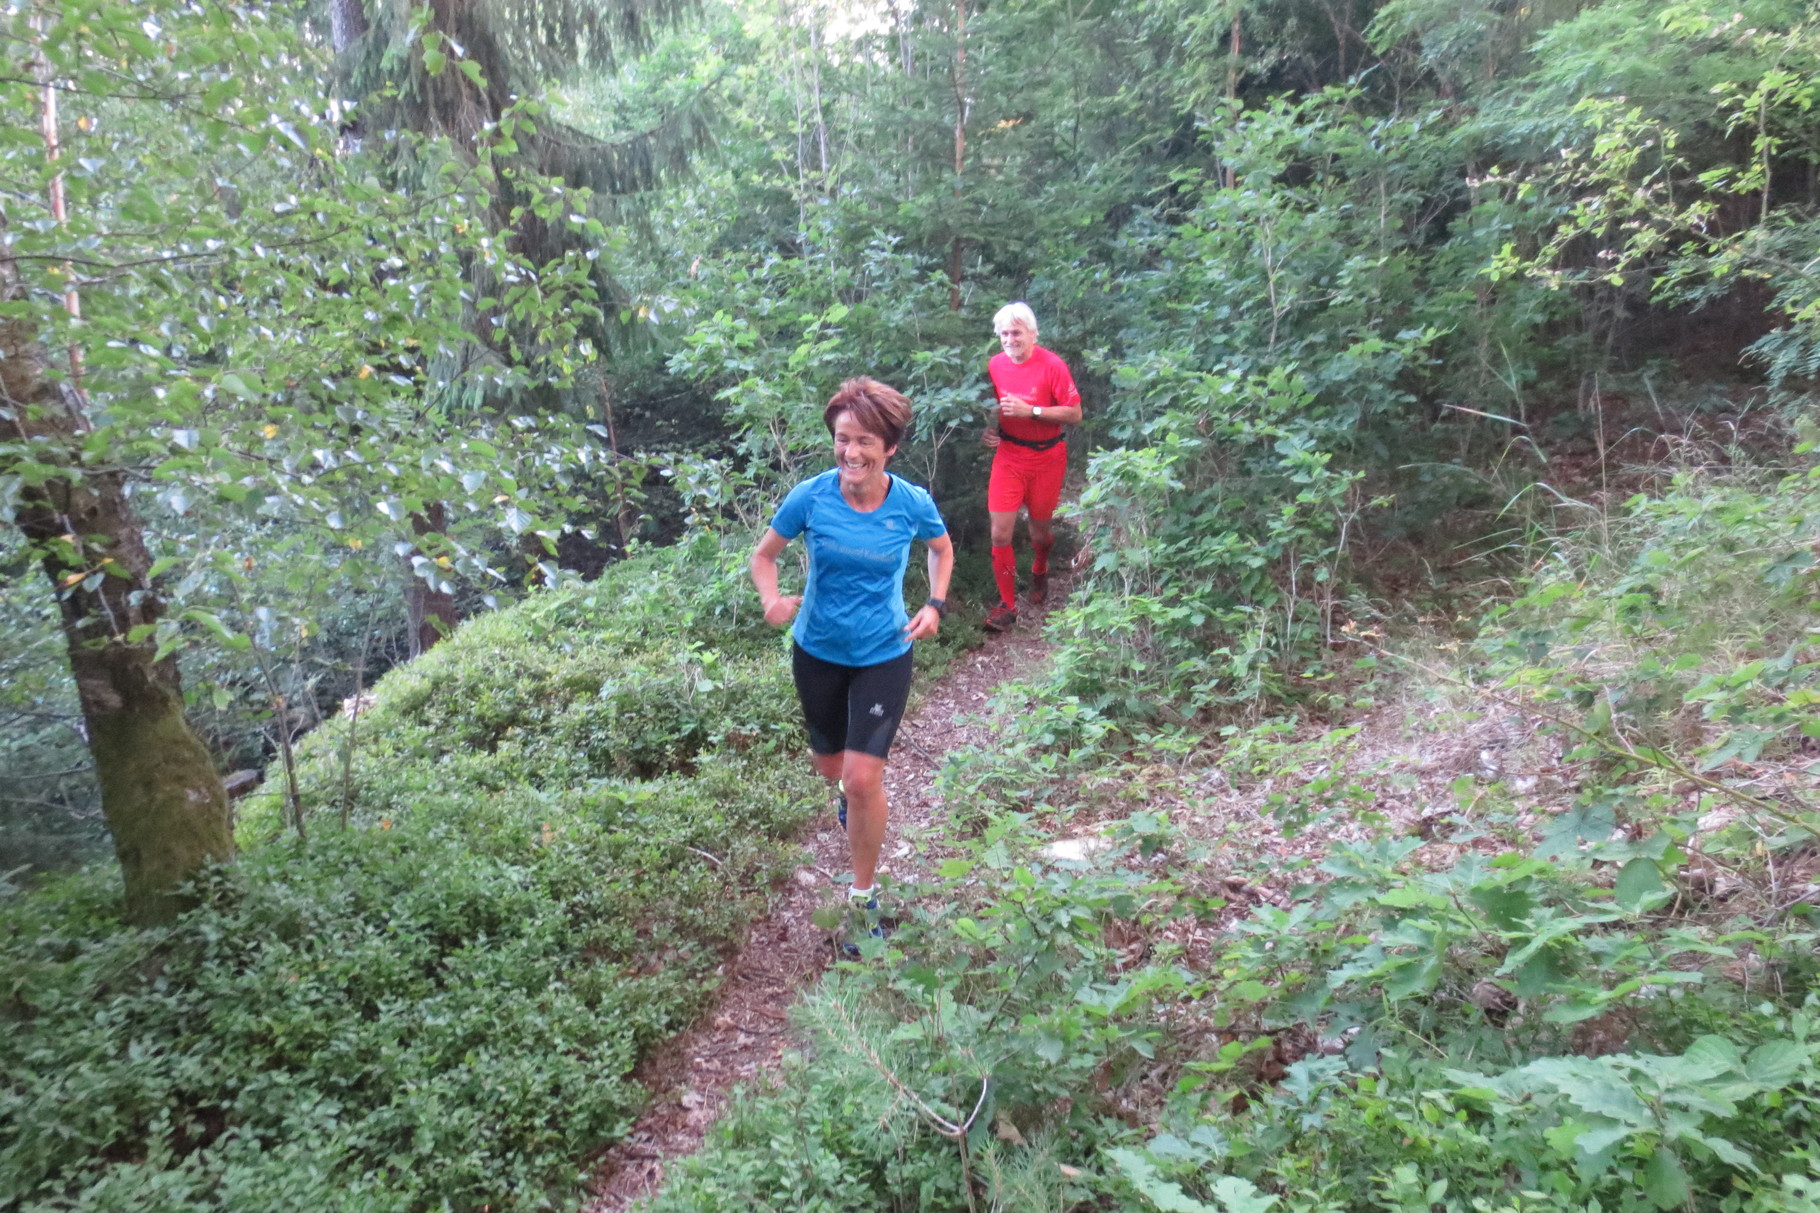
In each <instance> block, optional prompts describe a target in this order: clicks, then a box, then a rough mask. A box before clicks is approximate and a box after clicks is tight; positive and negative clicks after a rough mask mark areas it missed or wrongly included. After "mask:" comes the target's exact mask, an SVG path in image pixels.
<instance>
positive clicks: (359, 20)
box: [329, 0, 367, 55]
mask: <svg viewBox="0 0 1820 1213" xmlns="http://www.w3.org/2000/svg"><path fill="white" fill-rule="evenodd" d="M366 32H367V13H366V7H365V5H364V4H363V3H362V0H329V42H330V44H331V45H332V46H334V48H335V53H336V54H337V55H339V54H340V53H341V52H343V51H345V50H347V49H348V46H349V45H350V44H351V43H352V42H353V41H354V39H356V38H358V37H360V36H361V35H362V34H364V33H366Z"/></svg>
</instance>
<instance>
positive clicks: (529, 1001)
mask: <svg viewBox="0 0 1820 1213" xmlns="http://www.w3.org/2000/svg"><path fill="white" fill-rule="evenodd" d="M736 555H737V554H733V555H730V556H728V557H726V558H723V557H721V556H720V554H719V552H718V549H714V548H706V549H703V550H696V551H688V552H664V553H657V554H654V555H652V556H650V557H647V558H645V559H643V560H640V561H636V562H631V563H629V564H628V565H626V566H624V567H622V568H620V569H617V570H615V571H614V573H613V574H612V575H611V576H609V577H607V578H604V579H603V580H602V581H601V582H599V583H596V584H595V585H593V586H591V587H588V588H585V589H581V590H572V591H563V592H558V593H549V594H542V595H538V596H536V597H534V598H533V599H532V600H530V601H528V602H526V603H524V604H522V605H520V606H518V607H515V608H513V609H511V610H507V611H502V612H499V613H497V614H495V615H491V616H488V617H485V618H482V619H478V620H475V621H473V622H472V623H470V624H469V625H467V626H466V627H464V628H463V629H462V630H461V631H460V632H458V633H457V634H456V635H455V636H454V637H452V638H451V639H450V640H448V641H446V642H445V643H444V644H442V645H440V646H438V647H437V648H436V649H435V650H434V651H433V652H432V653H431V654H429V656H428V657H427V658H426V659H424V660H421V661H419V662H416V663H414V664H413V665H411V666H409V667H407V668H404V669H401V670H398V671H395V672H394V673H393V674H392V675H391V676H389V677H388V678H387V679H385V680H384V681H383V682H381V684H380V685H379V687H378V688H377V692H376V694H377V701H376V703H375V705H374V706H373V708H372V710H371V711H370V712H367V713H365V714H363V716H362V718H361V720H360V722H359V725H358V727H357V729H356V730H355V732H354V743H355V744H354V751H353V755H354V758H353V763H352V766H351V778H350V779H348V780H347V781H346V782H345V783H344V781H343V778H342V769H343V756H344V753H345V750H346V745H347V741H348V730H347V725H346V722H345V721H343V722H338V723H337V724H336V725H334V726H331V727H329V728H326V729H323V730H321V731H320V732H319V733H318V734H316V735H315V736H313V737H312V738H310V739H309V741H308V743H307V744H306V745H305V746H304V750H303V754H302V760H301V770H302V777H303V792H304V799H305V803H306V806H308V810H309V816H308V817H307V821H306V824H307V825H308V826H309V827H310V829H309V840H308V842H307V843H303V842H299V841H298V840H296V838H295V837H294V836H292V835H289V834H287V835H285V836H284V837H282V838H274V835H276V834H278V833H279V832H280V826H279V821H280V817H279V814H278V812H277V807H276V801H277V798H276V797H275V796H272V795H268V796H267V797H266V798H265V800H264V802H263V804H256V805H255V806H253V807H252V808H251V809H250V810H249V811H248V812H247V813H246V814H245V817H244V820H243V821H242V828H241V834H242V838H243V840H248V841H250V842H251V844H252V845H251V846H250V847H249V849H248V851H247V853H246V854H245V855H244V856H243V858H242V860H241V862H240V863H239V864H238V865H236V866H235V867H233V868H231V869H225V870H222V871H219V872H217V873H215V874H214V875H212V876H211V877H210V878H209V879H208V880H207V881H205V882H204V888H203V889H202V894H203V896H202V899H201V904H200V905H199V907H198V908H197V909H195V910H194V911H192V912H190V913H188V914H187V915H185V916H184V917H183V918H182V919H181V920H179V921H178V922H177V923H176V924H175V925H174V926H172V927H169V928H165V929H161V930H155V931H136V930H131V929H127V928H124V927H122V926H121V924H120V923H119V921H118V918H117V916H116V902H117V898H118V890H117V884H116V881H117V877H116V876H115V874H114V873H113V872H112V870H111V869H107V868H101V869H95V870H91V871H88V872H85V873H81V874H78V875H76V876H73V877H71V878H69V879H67V880H64V881H61V882H59V883H57V884H55V885H53V886H52V887H50V888H47V889H45V890H43V891H41V892H39V893H37V894H34V895H31V896H28V897H23V898H19V899H15V900H14V901H11V902H9V903H7V904H6V906H5V915H4V918H3V919H0V1076H3V1077H0V1205H5V1206H7V1207H14V1206H18V1207H24V1208H28V1209H52V1208H58V1209H63V1208H74V1209H110V1210H112V1209H120V1210H129V1209H130V1210H159V1211H160V1213H163V1211H166V1210H185V1209H196V1210H214V1209H234V1210H237V1211H239V1210H259V1209H268V1208H269V1209H273V1210H277V1209H284V1210H287V1211H288V1210H293V1209H298V1208H309V1209H343V1208H346V1209H362V1210H366V1209H376V1210H385V1209H419V1208H439V1207H443V1208H479V1207H481V1206H482V1205H491V1206H492V1207H493V1208H495V1209H501V1208H528V1207H543V1206H545V1205H548V1204H550V1203H556V1202H561V1201H563V1200H564V1199H565V1197H567V1196H569V1195H572V1193H573V1192H574V1185H575V1183H576V1181H577V1179H578V1178H579V1172H580V1169H581V1167H582V1166H583V1164H584V1161H585V1156H586V1155H587V1153H588V1152H589V1151H590V1150H591V1149H593V1148H595V1147H597V1146H599V1145H600V1144H602V1143H603V1142H605V1141H607V1140H610V1139H611V1138H612V1137H613V1136H614V1134H615V1133H617V1132H620V1131H622V1130H623V1128H624V1126H625V1125H626V1124H627V1123H628V1122H629V1119H630V1117H631V1116H632V1115H633V1113H634V1112H635V1111H636V1109H637V1107H638V1104H639V1101H640V1098H641V1093H640V1092H639V1091H638V1089H637V1088H636V1087H635V1086H634V1085H633V1084H632V1083H631V1082H630V1081H629V1080H628V1078H627V1075H628V1073H629V1072H630V1070H631V1068H632V1066H633V1064H634V1063H635V1062H636V1060H637V1058H638V1057H639V1056H640V1054H641V1053H642V1051H644V1050H645V1049H646V1048H648V1046H650V1045H651V1044H652V1043H653V1042H655V1041H658V1040H660V1039H662V1038H664V1037H666V1036H668V1035H669V1034H671V1033H673V1032H674V1031H676V1030H677V1029H678V1028H680V1027H681V1026H682V1025H684V1024H685V1023H687V1022H688V1021H689V1020H690V1018H691V1017H692V1016H693V1015H694V1014H696V1013H697V1012H698V1011H699V1010H700V1009H701V1007H702V1006H703V1005H704V1002H705V1000H706V999H707V997H708V996H709V994H710V993H711V991H712V989H713V987H714V984H715V969H716V967H717V965H718V964H719V962H720V960H721V958H722V956H723V955H724V951H725V949H726V947H727V946H728V945H729V944H730V943H731V942H732V941H733V940H734V939H735V938H736V936H737V934H738V932H739V930H740V929H741V928H742V926H743V924H744V923H745V922H746V921H748V920H749V919H750V917H751V916H752V915H753V914H754V913H756V912H757V911H758V910H759V909H760V908H761V907H762V903H763V900H764V894H763V890H764V889H765V887H766V886H767V884H768V883H769V882H770V880H771V879H773V878H774V877H775V876H777V875H778V874H779V873H780V872H781V871H782V870H783V867H784V866H785V864H786V861H787V858H788V846H787V840H788V838H789V837H790V835H791V834H792V833H793V832H794V830H795V829H796V828H797V827H798V826H799V825H800V823H801V822H802V820H803V819H804V817H805V816H806V815H807V814H808V813H809V812H811V811H813V808H814V807H815V806H816V805H817V804H818V803H819V797H818V796H817V795H816V792H817V789H816V788H815V787H814V786H813V781H812V780H811V779H810V778H809V776H808V773H807V770H806V764H803V763H800V762H795V761H786V760H785V759H784V757H783V751H784V750H785V749H787V748H788V749H794V748H795V747H796V746H797V745H798V744H800V726H799V725H798V724H797V723H796V716H795V713H796V709H795V704H794V697H793V696H792V695H791V693H790V688H789V679H788V672H787V663H786V662H785V661H784V660H783V657H782V653H781V651H780V647H779V645H780V642H779V640H778V638H777V634H776V633H775V632H773V631H771V630H770V629H768V628H765V627H764V626H763V624H762V623H761V622H759V620H758V619H757V617H756V613H755V612H754V611H752V610H751V609H750V602H749V601H748V596H749V590H747V589H746V587H745V586H744V585H743V584H741V582H740V579H739V569H738V566H737V564H736V563H735V560H734V556H736ZM274 782H275V781H274ZM347 790H351V791H352V793H353V801H352V806H353V813H352V814H351V819H352V828H350V829H348V830H345V831H344V830H343V829H341V828H340V825H339V818H340V814H339V812H338V810H339V807H340V805H341V804H342V797H343V794H344V791H347ZM268 791H269V785H268Z"/></svg>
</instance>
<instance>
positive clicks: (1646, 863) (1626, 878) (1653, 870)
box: [1612, 856, 1671, 914]
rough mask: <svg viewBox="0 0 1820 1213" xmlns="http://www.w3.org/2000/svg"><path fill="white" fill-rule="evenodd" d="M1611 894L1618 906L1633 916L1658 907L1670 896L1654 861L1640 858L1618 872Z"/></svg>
mask: <svg viewBox="0 0 1820 1213" xmlns="http://www.w3.org/2000/svg"><path fill="white" fill-rule="evenodd" d="M1612 892H1613V894H1614V895H1615V896H1616V897H1617V899H1618V904H1619V905H1621V906H1623V907H1624V908H1625V909H1626V910H1629V911H1630V912H1631V913H1633V914H1636V913H1641V912H1642V911H1644V910H1647V909H1650V908H1652V907H1654V906H1657V905H1660V904H1661V903H1662V902H1664V901H1666V900H1668V898H1669V896H1670V895H1671V894H1670V892H1669V889H1668V887H1667V886H1666V885H1664V884H1663V883H1662V871H1661V869H1660V868H1658V867H1657V866H1656V861H1655V860H1653V859H1644V858H1643V857H1642V856H1638V857H1637V858H1636V859H1633V860H1631V861H1630V862H1629V863H1627V864H1625V865H1624V867H1623V868H1622V869H1621V870H1620V871H1619V872H1618V881H1617V884H1616V885H1615V886H1614V888H1613V890H1612Z"/></svg>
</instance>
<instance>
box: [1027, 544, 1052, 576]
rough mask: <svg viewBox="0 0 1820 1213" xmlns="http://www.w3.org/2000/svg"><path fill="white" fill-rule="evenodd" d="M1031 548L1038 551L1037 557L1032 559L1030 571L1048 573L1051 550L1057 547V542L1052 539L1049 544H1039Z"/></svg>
mask: <svg viewBox="0 0 1820 1213" xmlns="http://www.w3.org/2000/svg"><path fill="white" fill-rule="evenodd" d="M1031 546H1032V547H1033V548H1034V549H1035V550H1036V555H1035V556H1033V557H1031V559H1030V571H1031V572H1032V573H1047V572H1048V571H1049V549H1050V548H1052V547H1054V546H1055V540H1053V539H1051V540H1050V541H1049V542H1048V543H1037V544H1032V545H1031Z"/></svg>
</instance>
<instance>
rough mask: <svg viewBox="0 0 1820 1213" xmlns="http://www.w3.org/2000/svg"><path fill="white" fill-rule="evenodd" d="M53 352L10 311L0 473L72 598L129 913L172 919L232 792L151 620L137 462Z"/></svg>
mask: <svg viewBox="0 0 1820 1213" xmlns="http://www.w3.org/2000/svg"><path fill="white" fill-rule="evenodd" d="M27 298H28V295H27V292H26V290H25V288H24V285H23V283H22V282H21V280H20V275H19V273H18V270H17V265H16V264H15V263H14V262H13V261H12V260H11V259H10V258H6V257H0V301H3V302H4V303H6V304H9V305H10V304H16V303H22V302H25V301H26V300H27ZM46 358H47V355H46V353H45V350H44V347H43V345H42V342H41V341H40V337H39V332H38V327H37V325H35V324H33V323H32V321H31V319H30V318H29V317H21V316H17V315H9V316H7V317H6V318H4V319H0V426H4V430H0V434H4V442H3V445H0V474H11V475H18V476H20V477H21V479H22V481H23V487H22V488H21V490H20V493H19V498H18V503H17V505H16V508H15V512H14V518H15V521H16V522H17V523H18V525H19V528H20V530H21V531H23V532H24V534H25V536H26V538H27V540H29V541H30V543H31V544H32V547H33V550H34V552H35V553H36V554H37V555H38V557H39V559H40V561H41V562H42V564H43V567H44V571H45V574H46V575H47V576H48V577H49V578H50V581H51V586H52V588H53V590H54V591H55V593H56V594H57V598H58V603H59V606H60V607H61V610H62V617H63V634H64V638H65V640H66V641H67V643H68V646H69V660H70V670H71V672H72V673H73V674H74V675H75V680H76V693H77V697H78V699H79V701H80V702H81V705H82V716H83V720H84V721H85V722H86V725H87V736H88V745H89V751H90V753H91V754H93V756H94V759H95V769H96V773H97V775H98V776H99V778H100V782H101V807H102V812H103V814H104V815H105V816H106V818H107V824H108V828H109V829H110V830H111V831H112V832H113V836H114V849H115V851H116V853H117V854H118V855H119V858H120V870H121V873H122V875H123V876H124V877H125V881H126V914H127V918H128V920H129V921H132V922H135V923H141V924H149V923H156V922H161V921H166V920H168V919H170V918H171V917H173V916H174V915H175V914H176V913H177V912H178V910H179V909H180V908H181V902H180V900H179V898H178V897H177V895H176V893H177V888H178V886H179V885H181V884H182V883H183V882H184V881H186V880H188V879H189V878H190V877H192V876H194V875H195V874H196V873H197V871H199V870H200V869H201V868H202V867H203V866H204V865H206V864H208V863H209V862H211V861H216V860H228V859H232V858H233V855H234V835H233V829H232V825H231V822H230V819H229V814H228V799H227V793H226V791H225V790H224V789H223V787H222V783H221V776H220V773H219V772H218V771H216V769H215V764H214V760H213V759H212V758H211V757H210V755H209V752H208V749H207V747H205V746H204V745H203V744H202V741H201V739H200V738H199V737H197V736H196V734H195V732H194V731H193V730H191V728H190V727H189V724H188V722H187V721H186V720H185V719H184V716H183V693H182V686H181V683H180V681H179V675H178V669H177V662H176V660H175V659H174V658H173V657H168V656H167V657H165V658H164V659H163V660H159V659H157V651H156V648H155V643H156V642H155V641H154V639H153V638H152V636H151V635H150V633H151V631H152V628H151V627H150V626H149V625H152V624H155V623H156V622H157V620H158V617H159V615H160V613H161V611H162V609H163V603H162V601H161V600H160V598H159V596H158V593H157V591H156V590H155V589H154V588H153V586H152V582H151V575H150V574H151V558H150V556H149V554H148V553H147V551H146V547H145V541H144V538H143V537H142V535H141V532H140V528H139V523H138V520H137V518H136V517H135V516H134V513H133V510H132V507H131V505H130V503H129V502H128V500H127V495H126V475H125V472H124V470H122V469H121V468H120V467H118V466H117V465H115V464H114V463H113V462H112V460H111V459H110V458H109V454H108V452H107V451H106V450H104V449H97V448H96V447H95V446H94V444H91V443H89V442H88V441H86V440H87V439H88V438H89V437H90V436H91V435H92V429H91V427H90V425H89V422H88V418H87V416H86V414H85V412H84V409H83V401H82V398H81V395H80V393H79V392H78V390H77V389H76V388H75V387H73V386H71V385H70V384H68V383H63V382H58V381H57V380H56V379H54V378H52V377H51V376H50V375H48V374H47V373H46V372H47V361H46ZM8 447H10V448H11V451H10V452H9V451H8V450H7V448H8Z"/></svg>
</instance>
